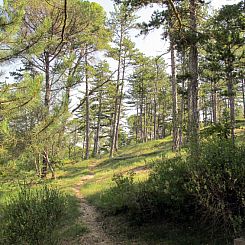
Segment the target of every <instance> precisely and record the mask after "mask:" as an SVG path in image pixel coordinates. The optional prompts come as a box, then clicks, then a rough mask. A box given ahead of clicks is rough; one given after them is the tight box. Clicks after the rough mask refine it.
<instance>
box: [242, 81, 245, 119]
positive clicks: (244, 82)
mask: <svg viewBox="0 0 245 245" xmlns="http://www.w3.org/2000/svg"><path fill="white" fill-rule="evenodd" d="M242 100H243V117H244V118H245V79H242Z"/></svg>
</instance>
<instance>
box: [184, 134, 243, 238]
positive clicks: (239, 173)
mask: <svg viewBox="0 0 245 245" xmlns="http://www.w3.org/2000/svg"><path fill="white" fill-rule="evenodd" d="M189 162H190V166H191V168H190V171H189V172H190V175H191V178H190V179H191V181H190V182H189V187H188V190H189V192H191V193H192V194H193V195H194V196H195V197H196V200H197V201H198V203H199V204H200V205H201V206H202V207H203V210H205V212H204V213H203V216H205V217H206V220H207V221H208V222H209V223H210V224H212V225H213V228H215V227H219V228H221V229H222V230H223V231H224V230H225V231H226V233H230V234H237V235H239V233H241V231H242V229H243V228H244V227H245V223H244V222H245V217H244V215H245V193H244V190H245V178H244V176H245V149H244V147H239V146H234V145H233V144H232V143H231V142H230V141H229V140H219V139H217V140H213V141H212V142H209V143H206V144H203V145H202V147H201V150H200V154H199V161H198V163H191V162H192V159H189Z"/></svg>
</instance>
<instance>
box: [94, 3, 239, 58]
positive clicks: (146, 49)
mask: <svg viewBox="0 0 245 245" xmlns="http://www.w3.org/2000/svg"><path fill="white" fill-rule="evenodd" d="M91 1H93V2H97V3H99V4H100V5H101V6H103V7H104V9H105V10H106V11H107V13H108V14H109V12H111V11H113V1H111V0H91ZM210 2H211V7H212V8H214V9H217V8H220V7H221V6H222V5H227V4H235V3H238V2H240V0H210ZM152 12H153V9H152V8H149V7H146V8H144V9H142V10H140V11H139V12H138V13H137V15H139V17H140V19H139V22H140V21H141V22H142V21H147V20H149V18H150V16H151V13H152ZM138 34H139V31H133V32H132V35H131V38H132V41H134V42H135V43H136V47H137V48H138V49H140V51H142V52H143V53H145V54H146V55H147V56H156V55H160V54H162V53H164V52H166V50H167V46H168V44H167V43H166V42H165V41H163V40H161V30H160V29H159V30H155V31H152V32H151V33H150V34H148V35H147V36H138ZM136 36H138V37H136Z"/></svg>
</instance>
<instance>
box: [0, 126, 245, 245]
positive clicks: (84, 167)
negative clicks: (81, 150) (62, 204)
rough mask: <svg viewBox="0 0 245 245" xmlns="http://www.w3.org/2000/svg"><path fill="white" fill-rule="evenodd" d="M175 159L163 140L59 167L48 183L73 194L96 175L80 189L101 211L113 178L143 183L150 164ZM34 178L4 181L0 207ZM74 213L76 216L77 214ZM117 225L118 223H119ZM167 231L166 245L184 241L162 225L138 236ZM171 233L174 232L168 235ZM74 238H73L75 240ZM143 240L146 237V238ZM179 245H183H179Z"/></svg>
mask: <svg viewBox="0 0 245 245" xmlns="http://www.w3.org/2000/svg"><path fill="white" fill-rule="evenodd" d="M244 129H245V127H244V126H243V125H241V126H240V128H239V129H238V130H237V134H238V137H237V139H238V140H237V141H238V142H243V141H244V139H245V130H244ZM173 156H174V154H173V153H172V151H171V138H170V137H168V138H165V139H164V140H157V141H151V142H147V143H143V144H138V145H134V146H128V147H125V148H123V149H121V150H120V151H119V152H118V154H117V155H116V156H115V158H114V159H109V158H108V156H104V157H102V158H101V159H90V160H87V161H81V162H78V163H66V164H64V165H62V166H58V167H57V180H55V181H52V180H47V182H48V183H50V184H51V185H53V186H55V187H58V188H59V189H61V190H63V191H64V192H66V193H69V194H73V188H74V186H75V185H76V184H77V183H78V182H79V180H80V179H81V177H82V176H85V175H88V174H94V178H91V179H89V180H87V181H86V183H85V184H84V185H83V186H82V187H81V193H82V194H83V195H84V197H85V198H87V199H88V200H89V201H90V202H91V203H92V204H93V205H95V206H97V207H102V206H103V203H101V200H100V195H101V193H102V192H103V191H105V190H106V189H108V188H110V187H111V186H112V185H113V182H112V177H113V175H114V174H117V173H126V172H128V171H134V172H135V173H136V180H144V179H145V178H147V176H148V173H149V167H150V165H151V163H153V162H154V161H155V160H157V159H159V158H162V157H173ZM31 175H32V176H33V175H34V173H28V175H27V176H26V174H25V173H23V174H20V175H19V176H17V177H16V176H14V177H11V176H8V177H5V178H3V179H1V183H4V184H2V185H1V188H0V206H1V203H3V202H4V201H5V199H6V196H9V194H10V193H13V191H15V190H16V184H17V182H18V179H23V177H24V176H26V178H27V182H32V183H36V184H39V183H40V180H38V179H37V178H35V177H30V176H31ZM30 180H31V181H30ZM74 213H76V211H75V210H74ZM108 222H110V221H108ZM116 222H118V220H117V221H116ZM112 226H113V224H112ZM123 230H124V232H126V233H127V234H128V235H129V236H132V237H134V236H135V232H136V233H137V231H135V230H134V229H131V228H129V229H128V228H127V227H123ZM164 230H165V231H168V232H167V233H168V234H167V235H168V239H167V244H176V243H174V242H171V241H173V240H174V239H175V240H176V239H178V237H179V239H181V240H183V239H184V238H183V237H182V236H181V235H179V236H178V237H176V233H179V232H180V230H177V231H176V230H175V228H174V227H170V228H169V227H164V228H163V225H162V224H161V225H160V226H158V225H155V227H154V228H152V225H149V226H148V225H146V226H144V227H140V228H139V229H138V232H139V233H141V234H142V235H143V239H148V235H149V234H151V233H152V234H151V235H152V236H151V239H157V237H158V236H163V235H164V234H163V231H164ZM169 230H171V231H172V232H171V233H169ZM153 231H154V232H153ZM71 233H72V234H73V233H76V231H74V229H72V228H71ZM78 233H79V232H78ZM72 234H71V236H73V235H72ZM144 236H147V237H146V238H145V237H144ZM183 236H186V233H185V231H183ZM184 240H185V239H184ZM165 241H166V240H165ZM186 241H187V240H186ZM147 244H151V243H147ZM154 244H157V243H154ZM161 244H163V243H161ZM177 244H181V243H179V242H177ZM193 244H196V243H193ZM197 244H198V242H197Z"/></svg>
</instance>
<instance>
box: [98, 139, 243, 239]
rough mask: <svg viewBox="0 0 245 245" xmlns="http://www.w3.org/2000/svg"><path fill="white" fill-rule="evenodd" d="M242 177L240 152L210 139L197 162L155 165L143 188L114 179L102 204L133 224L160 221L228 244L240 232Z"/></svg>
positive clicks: (122, 178) (126, 178) (175, 160)
mask: <svg viewBox="0 0 245 245" xmlns="http://www.w3.org/2000/svg"><path fill="white" fill-rule="evenodd" d="M244 176H245V148H244V147H241V146H234V145H233V144H232V143H231V142H230V141H229V140H225V139H223V140H222V139H218V138H217V139H215V138H213V140H212V141H211V142H206V143H202V144H201V147H200V152H199V156H198V160H197V158H195V159H192V158H191V156H189V157H187V158H183V157H176V158H173V159H168V160H161V161H159V162H158V163H155V164H154V167H153V169H152V171H151V174H150V176H149V178H148V180H147V181H145V182H140V183H134V178H133V174H129V175H125V176H123V175H117V176H115V177H114V181H115V183H116V186H115V187H113V188H111V189H110V190H109V191H108V192H107V193H106V194H104V195H103V196H102V198H103V199H104V200H106V202H105V203H106V209H107V210H111V207H112V210H113V213H114V214H117V213H126V214H127V216H128V217H129V218H130V220H131V221H133V222H134V223H137V224H142V223H143V222H148V221H152V220H155V219H156V218H165V219H167V220H169V221H174V222H179V223H182V225H183V223H184V222H187V223H188V227H189V226H192V227H193V226H196V225H199V226H200V228H201V227H205V230H206V232H207V230H209V231H210V232H212V233H214V232H218V231H221V233H222V234H223V235H224V236H225V237H227V238H228V237H232V236H235V235H237V236H238V235H242V231H243V230H244V228H245V193H244V190H245V178H244ZM207 227H208V229H207ZM224 231H225V233H224Z"/></svg>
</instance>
